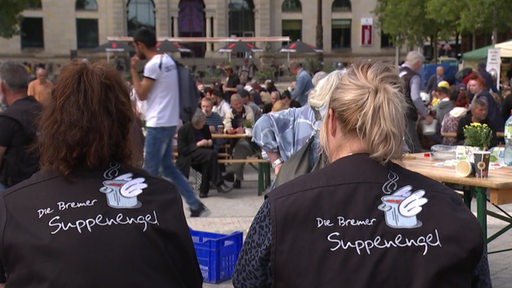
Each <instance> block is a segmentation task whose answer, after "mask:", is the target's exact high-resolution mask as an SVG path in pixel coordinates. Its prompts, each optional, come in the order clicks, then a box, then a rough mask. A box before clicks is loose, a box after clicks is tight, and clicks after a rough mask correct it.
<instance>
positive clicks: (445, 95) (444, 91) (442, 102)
mask: <svg viewBox="0 0 512 288" xmlns="http://www.w3.org/2000/svg"><path fill="white" fill-rule="evenodd" d="M445 83H446V84H445ZM434 91H435V93H436V99H437V103H436V105H434V106H433V108H432V110H433V111H434V112H435V117H436V119H437V121H438V123H441V122H442V121H443V118H444V115H445V114H446V113H448V112H449V111H450V110H452V109H453V107H455V103H454V101H451V99H450V95H451V94H452V91H451V90H450V85H449V84H448V82H446V81H441V82H440V83H439V84H438V85H437V88H436V89H435V90H434Z"/></svg>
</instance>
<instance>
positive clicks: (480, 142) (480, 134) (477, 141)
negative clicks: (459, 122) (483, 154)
mask: <svg viewBox="0 0 512 288" xmlns="http://www.w3.org/2000/svg"><path fill="white" fill-rule="evenodd" d="M491 138H492V130H491V128H489V126H488V125H487V124H481V123H471V124H470V125H466V126H465V127H464V145H467V146H474V147H479V148H480V149H487V148H489V146H490V145H491Z"/></svg>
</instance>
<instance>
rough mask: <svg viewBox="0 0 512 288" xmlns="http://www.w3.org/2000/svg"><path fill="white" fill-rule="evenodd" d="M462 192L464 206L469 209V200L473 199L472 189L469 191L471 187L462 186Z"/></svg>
mask: <svg viewBox="0 0 512 288" xmlns="http://www.w3.org/2000/svg"><path fill="white" fill-rule="evenodd" d="M462 192H464V204H466V207H468V209H469V210H471V200H473V191H471V188H469V187H464V188H462Z"/></svg>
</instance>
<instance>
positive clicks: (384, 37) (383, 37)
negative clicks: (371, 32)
mask: <svg viewBox="0 0 512 288" xmlns="http://www.w3.org/2000/svg"><path fill="white" fill-rule="evenodd" d="M391 40H392V39H391V35H389V34H386V33H384V32H382V30H381V31H380V47H381V48H392V47H393V42H392V41H391Z"/></svg>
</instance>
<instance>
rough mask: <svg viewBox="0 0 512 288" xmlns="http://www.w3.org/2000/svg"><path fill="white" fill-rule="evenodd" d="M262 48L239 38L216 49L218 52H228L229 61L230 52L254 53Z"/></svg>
mask: <svg viewBox="0 0 512 288" xmlns="http://www.w3.org/2000/svg"><path fill="white" fill-rule="evenodd" d="M262 51H263V49H261V48H258V47H256V46H254V45H252V44H251V43H248V42H243V41H242V40H239V41H237V42H231V43H229V44H228V45H226V46H224V47H222V48H220V49H219V50H217V52H219V53H229V61H231V53H254V52H262Z"/></svg>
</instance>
